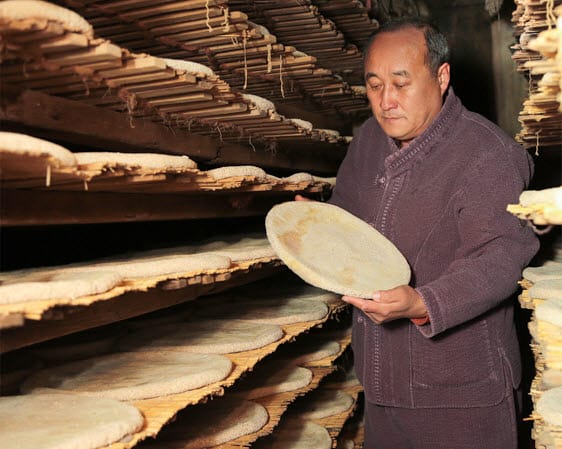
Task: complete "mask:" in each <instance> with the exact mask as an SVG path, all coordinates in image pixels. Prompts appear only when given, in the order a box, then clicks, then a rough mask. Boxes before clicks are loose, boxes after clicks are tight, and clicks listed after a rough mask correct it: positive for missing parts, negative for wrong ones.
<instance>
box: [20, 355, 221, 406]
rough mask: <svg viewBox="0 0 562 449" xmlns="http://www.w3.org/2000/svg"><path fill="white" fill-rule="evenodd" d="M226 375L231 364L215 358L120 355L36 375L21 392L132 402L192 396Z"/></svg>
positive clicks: (107, 356)
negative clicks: (53, 391) (59, 392)
mask: <svg viewBox="0 0 562 449" xmlns="http://www.w3.org/2000/svg"><path fill="white" fill-rule="evenodd" d="M231 370H232V362H231V360H230V359H228V358H227V357H225V356H222V355H218V354H189V353H181V352H160V353H154V352H129V353H127V352H123V353H116V354H108V355H103V356H99V357H94V358H90V359H84V360H81V361H78V362H72V363H67V364H64V365H60V366H56V367H53V368H47V369H44V370H41V371H39V372H37V373H36V374H34V375H32V376H31V377H30V378H28V379H27V380H26V381H25V382H24V383H23V384H22V387H21V391H22V392H23V393H29V392H33V391H39V392H40V391H45V389H56V390H62V391H67V392H74V393H80V394H84V395H88V396H97V397H108V398H112V399H118V400H126V401H131V400H137V399H147V398H153V397H158V396H166V395H169V394H176V393H182V392H184V391H188V390H194V389H197V388H200V387H203V386H206V385H209V384H212V383H214V382H218V381H221V380H223V379H225V378H226V377H227V376H228V375H229V374H230V372H231Z"/></svg>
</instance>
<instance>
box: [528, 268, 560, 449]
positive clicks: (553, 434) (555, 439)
mask: <svg viewBox="0 0 562 449" xmlns="http://www.w3.org/2000/svg"><path fill="white" fill-rule="evenodd" d="M523 277H524V281H523V283H522V284H523V286H524V288H525V289H524V291H523V293H522V295H521V297H522V298H525V300H524V302H525V304H526V306H527V307H528V308H530V309H531V310H532V316H531V320H530V322H529V331H530V334H531V337H532V341H531V348H532V350H533V353H534V357H535V368H536V375H535V378H534V379H533V382H532V385H531V397H532V398H533V404H534V411H533V418H534V423H533V439H534V440H535V441H536V442H537V445H539V444H540V445H541V446H540V447H545V448H557V447H561V446H560V445H561V444H562V419H560V417H562V401H560V400H558V401H557V402H556V401H553V400H552V398H551V396H552V395H553V394H558V395H560V393H556V391H559V390H560V391H562V263H560V262H558V261H554V260H552V261H548V262H546V263H545V264H543V265H542V266H539V267H529V268H526V269H525V270H524V271H523ZM522 305H524V304H523V303H522ZM524 306H525V305H524ZM555 417H558V419H555ZM538 447H539V446H538Z"/></svg>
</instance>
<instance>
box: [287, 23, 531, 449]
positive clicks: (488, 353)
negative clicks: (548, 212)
mask: <svg viewBox="0 0 562 449" xmlns="http://www.w3.org/2000/svg"><path fill="white" fill-rule="evenodd" d="M448 56H449V49H448V45H447V42H446V39H445V38H444V37H443V35H441V34H440V33H439V32H438V31H437V30H436V29H435V28H433V27H432V26H430V25H429V24H427V23H425V22H423V21H420V20H417V19H413V20H403V21H398V22H388V23H387V24H385V25H383V26H382V27H381V28H380V29H379V30H378V31H377V32H376V34H375V35H374V36H373V37H372V39H371V41H370V43H369V45H368V47H367V49H366V53H365V81H366V84H367V96H368V98H369V102H370V105H371V109H372V112H373V115H374V116H373V117H371V118H369V119H368V120H367V121H366V122H365V123H364V124H363V126H362V127H361V128H360V130H359V132H358V133H357V135H356V136H355V137H354V139H353V142H352V143H351V145H350V148H349V151H348V153H347V155H346V157H345V159H344V161H343V162H342V165H341V166H340V169H339V171H338V175H337V183H336V188H335V190H334V194H333V196H332V198H331V200H330V202H331V203H333V204H336V205H338V206H340V207H342V208H344V209H346V210H348V211H350V212H351V213H353V214H354V215H356V216H358V217H360V218H361V219H363V220H364V221H366V222H368V223H370V224H371V225H372V226H373V227H375V228H376V229H377V230H378V231H380V232H381V233H382V234H384V235H385V236H386V237H387V238H389V239H390V240H391V241H392V242H393V243H394V244H395V245H396V246H397V248H398V249H399V250H400V251H401V252H402V254H403V255H404V256H405V257H406V259H407V260H408V262H409V264H410V267H411V270H412V281H411V283H410V285H403V286H399V287H397V288H394V289H392V290H387V291H376V292H374V293H373V297H372V299H360V298H353V297H344V300H345V301H346V302H348V303H349V304H352V305H353V306H354V313H353V340H352V344H353V350H354V357H355V368H356V372H357V375H358V377H359V379H360V380H361V382H362V384H363V387H364V391H365V398H366V405H365V434H366V435H365V446H364V447H365V449H512V448H513V449H515V448H516V447H517V419H516V415H515V408H516V407H515V402H516V401H515V398H516V396H515V394H514V390H516V389H517V387H518V386H519V383H520V380H521V362H520V355H519V354H520V353H519V344H518V341H517V335H516V330H515V325H514V319H513V306H514V298H513V293H514V292H515V291H516V289H517V281H518V280H519V279H520V277H521V271H522V269H523V268H524V267H525V266H526V265H527V264H528V263H529V261H530V260H531V258H532V257H533V255H534V254H535V253H536V251H537V249H538V239H537V238H536V237H535V236H534V234H533V232H532V230H531V229H530V228H529V227H525V226H524V224H522V222H520V221H519V220H518V219H517V218H515V217H514V216H512V215H511V214H509V213H507V212H506V206H507V204H509V203H514V202H517V201H518V198H519V194H520V193H521V191H522V190H524V189H525V188H526V187H527V186H528V183H529V180H530V178H531V176H532V171H533V165H532V160H531V158H530V157H529V155H528V154H527V153H526V152H525V151H524V150H523V149H522V148H521V147H520V146H519V145H517V144H516V143H515V142H514V141H513V139H511V138H510V137H508V136H507V135H506V134H505V133H504V132H502V131H501V130H500V129H499V128H498V127H497V126H495V125H494V124H493V123H491V122H490V121H488V120H486V119H485V118H483V117H482V116H480V115H478V114H475V113H472V112H469V111H468V110H466V109H465V108H464V106H463V105H462V104H461V102H460V100H459V98H458V97H456V96H455V94H454V92H453V90H452V88H451V87H450V86H449V81H450V66H449V63H448V62H447V60H448ZM297 199H302V198H297Z"/></svg>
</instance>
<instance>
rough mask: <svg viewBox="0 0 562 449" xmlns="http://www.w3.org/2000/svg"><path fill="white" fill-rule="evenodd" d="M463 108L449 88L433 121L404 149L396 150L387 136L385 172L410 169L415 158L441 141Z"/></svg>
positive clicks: (394, 144) (398, 171) (396, 147)
mask: <svg viewBox="0 0 562 449" xmlns="http://www.w3.org/2000/svg"><path fill="white" fill-rule="evenodd" d="M462 109H463V106H462V104H461V102H460V100H459V98H458V97H457V96H456V95H455V93H454V91H453V88H452V87H449V89H448V90H447V93H446V97H445V102H444V103H443V107H442V108H441V111H439V114H438V115H437V117H436V118H435V120H434V121H433V122H432V123H431V125H429V127H428V128H427V129H426V130H425V131H424V132H423V133H422V134H420V135H419V136H418V137H416V138H415V139H414V140H412V142H411V143H410V145H408V146H407V147H406V148H398V146H397V145H396V143H395V142H394V140H393V139H392V138H391V137H388V136H387V139H388V145H389V147H390V148H391V154H390V155H388V156H387V157H386V158H385V167H386V170H387V172H389V173H392V174H397V173H400V172H402V171H404V170H407V169H409V168H410V166H411V164H412V162H413V161H414V160H416V159H417V158H416V156H418V155H420V156H421V155H422V154H425V153H429V151H431V149H432V148H433V147H434V145H435V143H436V142H440V141H442V140H443V137H444V135H446V134H447V131H449V130H450V129H451V127H452V126H454V124H455V123H456V122H457V120H458V118H459V116H460V115H461V114H462Z"/></svg>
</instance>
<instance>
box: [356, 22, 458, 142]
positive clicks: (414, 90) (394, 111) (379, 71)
mask: <svg viewBox="0 0 562 449" xmlns="http://www.w3.org/2000/svg"><path fill="white" fill-rule="evenodd" d="M426 53H427V48H426V45H425V38H424V35H423V32H422V31H420V30H418V29H416V28H405V29H402V30H397V31H391V32H383V33H381V34H380V35H378V36H377V37H376V38H375V40H374V42H372V44H371V47H370V48H369V50H368V53H367V57H366V58H365V80H366V84H367V97H368V98H369V102H370V104H371V110H372V111H373V114H374V115H375V117H376V119H377V121H378V122H379V124H380V125H381V127H382V128H383V130H384V131H385V132H386V133H387V134H388V135H389V136H390V137H392V138H394V139H396V140H398V141H400V142H401V145H402V146H407V145H408V144H409V143H410V141H411V140H413V139H414V138H416V137H417V136H419V135H420V134H421V133H423V132H424V131H425V130H426V129H427V127H428V126H429V125H430V124H431V122H432V121H433V120H434V119H435V117H436V116H437V115H438V114H439V111H440V110H441V106H442V104H443V94H444V92H445V90H446V89H447V86H448V85H449V65H448V64H447V63H445V64H443V65H441V67H440V68H439V71H438V74H437V77H435V76H434V75H433V74H432V73H430V70H429V67H428V66H427V64H426V62H425V56H426Z"/></svg>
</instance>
